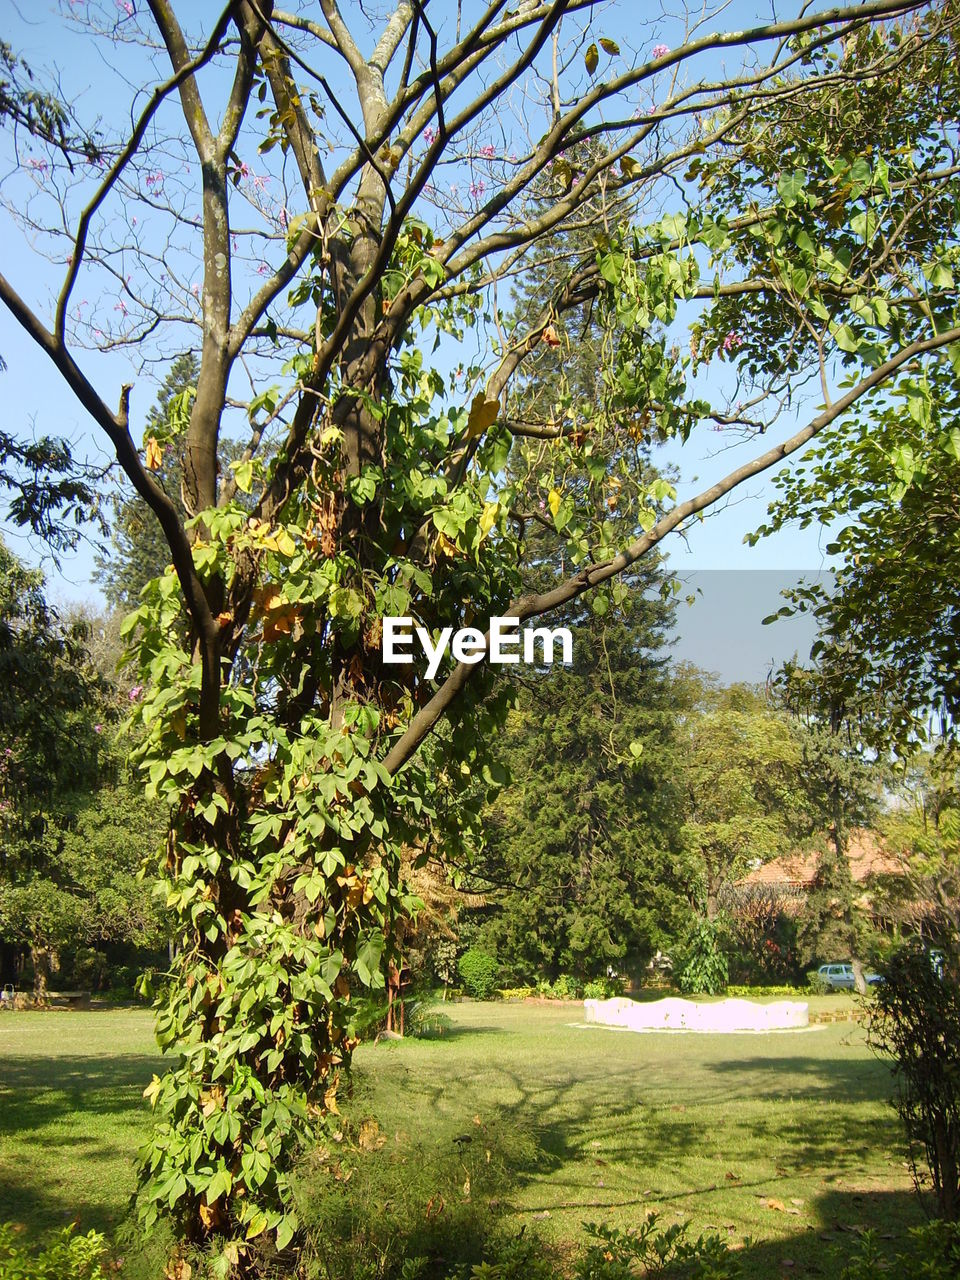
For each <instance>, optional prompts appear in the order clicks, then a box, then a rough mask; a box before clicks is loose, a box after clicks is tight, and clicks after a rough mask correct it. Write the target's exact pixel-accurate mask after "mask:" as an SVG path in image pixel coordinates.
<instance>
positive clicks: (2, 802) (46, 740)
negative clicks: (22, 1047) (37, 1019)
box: [0, 544, 165, 995]
mask: <svg viewBox="0 0 960 1280" xmlns="http://www.w3.org/2000/svg"><path fill="white" fill-rule="evenodd" d="M86 635H87V632H86V627H85V625H84V623H83V622H82V621H81V620H79V619H77V620H74V621H73V622H71V623H68V624H64V623H63V622H61V620H60V619H59V617H58V616H57V614H56V613H55V612H54V611H53V610H51V609H50V608H49V606H48V605H47V603H46V601H45V599H44V594H43V578H42V575H41V574H40V573H39V572H38V571H36V570H28V569H26V568H25V567H24V566H23V565H22V564H21V563H20V562H19V561H18V560H17V559H16V557H15V556H13V555H12V554H11V553H10V552H9V551H8V550H7V548H6V547H5V546H3V545H2V544H0V669H2V678H0V683H2V688H3V695H2V698H0V822H2V839H0V937H2V941H3V961H4V975H3V980H4V981H5V982H16V981H17V979H18V976H19V975H18V970H17V960H18V957H19V953H21V952H22V951H26V952H28V953H29V956H30V960H31V965H32V969H33V976H34V984H35V989H36V990H37V992H38V994H41V995H42V994H43V992H44V989H45V986H46V984H47V981H48V979H49V977H50V973H51V968H52V967H56V965H57V963H58V958H59V952H60V951H61V950H62V949H65V948H75V947H76V946H77V945H78V944H81V943H92V944H100V943H130V944H133V945H134V946H139V947H144V948H151V947H152V948H155V947H156V946H157V944H158V943H159V942H161V941H162V940H163V939H164V936H165V935H164V932H163V927H162V925H161V923H160V915H159V912H158V909H157V906H156V905H155V903H154V900H153V895H152V893H151V888H150V885H149V884H145V883H144V882H143V881H142V880H139V879H138V878H137V872H138V870H139V869H140V866H141V865H142V863H143V860H144V858H145V857H146V856H147V855H149V854H150V853H151V852H153V851H154V850H155V849H156V847H157V846H158V845H159V843H160V842H161V839H162V833H163V827H164V817H165V816H164V815H163V813H162V811H161V810H160V809H158V808H157V807H156V806H154V807H153V808H152V809H151V808H149V807H147V808H145V807H144V804H143V800H142V794H141V795H139V796H138V788H137V786H136V783H135V781H134V779H133V777H132V776H131V774H130V770H129V766H128V765H125V764H124V761H123V757H124V754H125V753H126V751H127V750H128V744H127V745H125V744H118V743H116V742H115V741H114V739H115V735H116V732H117V724H118V722H119V720H120V718H121V714H122V713H123V711H124V710H125V707H124V705H123V704H124V703H126V704H127V706H129V704H130V696H131V695H133V696H134V698H136V697H139V696H140V693H141V690H140V689H139V688H136V687H134V688H133V689H130V690H129V691H127V690H124V691H121V690H119V689H118V688H117V687H116V685H113V684H110V683H109V682H108V681H107V680H105V679H104V677H103V676H102V675H101V674H100V672H98V671H97V669H96V668H95V667H94V666H93V664H92V663H91V662H90V660H89V657H88V654H87V651H86Z"/></svg>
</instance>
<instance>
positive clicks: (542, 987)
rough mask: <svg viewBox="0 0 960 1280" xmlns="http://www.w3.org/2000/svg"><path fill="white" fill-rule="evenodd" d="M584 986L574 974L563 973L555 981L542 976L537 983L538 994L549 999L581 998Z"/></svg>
mask: <svg viewBox="0 0 960 1280" xmlns="http://www.w3.org/2000/svg"><path fill="white" fill-rule="evenodd" d="M582 990H583V988H582V986H581V985H580V983H579V982H578V981H577V979H576V978H575V977H573V975H572V974H569V973H561V974H560V975H559V976H558V977H557V979H556V980H555V981H554V982H551V981H550V980H549V979H548V978H541V979H540V980H539V982H538V983H537V994H538V995H541V996H545V997H546V998H547V999H548V1000H579V999H580V994H581V992H582Z"/></svg>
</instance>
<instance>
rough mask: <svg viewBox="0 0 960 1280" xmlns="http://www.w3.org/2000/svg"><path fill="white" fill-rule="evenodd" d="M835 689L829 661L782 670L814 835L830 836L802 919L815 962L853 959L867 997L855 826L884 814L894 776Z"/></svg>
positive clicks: (804, 942) (801, 930)
mask: <svg viewBox="0 0 960 1280" xmlns="http://www.w3.org/2000/svg"><path fill="white" fill-rule="evenodd" d="M834 690H835V681H834V679H833V676H832V672H831V669H830V667H829V666H828V665H827V664H826V662H825V661H823V660H821V662H820V664H819V665H816V666H814V667H811V668H803V667H800V666H798V665H796V664H794V663H787V664H786V665H785V667H784V669H783V671H782V672H781V678H780V694H781V697H782V698H783V701H784V704H785V705H786V706H787V707H789V708H790V709H791V710H792V712H793V714H794V715H795V716H796V717H797V719H798V720H799V721H800V722H801V723H802V725H803V737H802V754H801V761H800V771H801V772H800V776H801V778H802V779H803V786H804V792H805V798H806V805H805V808H806V813H807V814H808V815H809V821H810V828H809V831H808V834H809V835H811V836H813V835H816V836H819V837H820V839H821V840H822V839H823V834H824V833H826V836H827V839H826V841H825V843H824V844H823V846H822V848H821V851H820V856H819V858H818V861H817V871H816V875H815V877H814V882H813V885H812V887H811V890H810V892H809V893H808V895H807V898H806V901H805V903H804V907H803V910H802V912H801V915H800V918H799V920H798V926H799V927H798V941H799V943H800V946H801V948H802V949H803V951H804V952H805V959H806V960H807V962H809V961H810V960H812V959H814V958H816V957H823V958H826V957H827V956H848V955H849V956H850V957H851V960H852V963H853V974H854V979H855V981H856V985H857V990H858V991H859V992H860V994H861V995H864V994H865V993H866V990H867V983H866V979H865V978H864V976H863V965H862V958H863V949H864V946H865V943H866V929H865V921H864V920H863V917H862V914H861V913H860V912H859V911H857V909H856V904H855V898H856V895H855V893H854V887H853V876H852V873H851V870H850V862H849V859H848V857H847V849H848V846H849V842H850V833H851V831H852V830H853V828H854V827H858V826H866V825H868V824H870V823H871V822H872V821H873V820H874V818H875V817H876V815H877V813H878V811H879V808H880V797H881V792H882V786H883V781H884V773H885V772H886V771H885V769H884V767H883V766H884V762H883V761H882V760H879V759H876V758H871V757H870V755H869V753H868V751H867V748H866V746H865V744H864V742H863V740H862V739H861V738H860V737H859V736H858V734H857V726H856V723H855V722H853V721H852V720H851V719H848V718H847V715H846V713H845V710H844V708H842V707H840V706H838V704H837V702H836V701H835V700H834Z"/></svg>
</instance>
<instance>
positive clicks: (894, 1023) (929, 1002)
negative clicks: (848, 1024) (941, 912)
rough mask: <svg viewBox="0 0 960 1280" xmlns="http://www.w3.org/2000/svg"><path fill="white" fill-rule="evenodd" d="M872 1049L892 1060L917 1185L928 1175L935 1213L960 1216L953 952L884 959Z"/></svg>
mask: <svg viewBox="0 0 960 1280" xmlns="http://www.w3.org/2000/svg"><path fill="white" fill-rule="evenodd" d="M870 1040H871V1043H872V1045H873V1046H874V1048H875V1049H876V1050H877V1051H878V1052H879V1053H882V1054H885V1055H888V1056H890V1057H891V1058H892V1059H893V1073H894V1076H895V1078H896V1082H897V1095H896V1107H897V1111H898V1112H899V1114H900V1118H901V1120H902V1121H903V1124H904V1127H905V1129H906V1131H907V1137H908V1138H909V1141H910V1148H911V1158H912V1160H913V1168H914V1177H915V1179H916V1182H917V1190H918V1191H920V1190H922V1188H923V1186H924V1182H925V1179H923V1178H921V1176H920V1173H919V1165H920V1160H921V1159H922V1161H923V1163H925V1165H926V1167H927V1170H928V1171H929V1176H930V1180H931V1182H932V1190H933V1198H934V1203H935V1206H936V1215H937V1217H940V1218H943V1219H944V1220H945V1221H946V1222H952V1223H956V1222H957V1221H958V1219H960V982H958V971H957V958H956V955H955V954H954V955H952V956H951V957H949V959H948V962H947V964H946V966H945V967H944V966H940V967H938V966H936V965H934V964H933V962H932V960H931V956H930V954H929V952H928V951H927V949H926V948H925V947H923V946H922V945H913V946H909V947H905V948H904V949H903V950H901V951H900V952H898V953H897V955H896V956H894V958H893V959H892V960H891V961H890V962H889V963H888V965H887V966H886V971H885V973H884V981H883V982H882V983H880V985H879V986H878V987H877V992H876V1005H875V1009H874V1012H873V1016H872V1018H871V1021H870ZM918 1153H922V1154H920V1155H919V1158H918Z"/></svg>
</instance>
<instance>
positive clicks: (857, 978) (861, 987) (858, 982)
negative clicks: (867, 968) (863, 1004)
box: [850, 956, 867, 996]
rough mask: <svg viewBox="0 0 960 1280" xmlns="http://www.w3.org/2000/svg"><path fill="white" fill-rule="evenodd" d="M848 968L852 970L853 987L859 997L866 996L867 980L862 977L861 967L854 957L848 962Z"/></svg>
mask: <svg viewBox="0 0 960 1280" xmlns="http://www.w3.org/2000/svg"><path fill="white" fill-rule="evenodd" d="M850 967H851V969H853V985H854V986H855V987H856V989H857V992H858V994H859V995H861V996H865V995H866V994H867V980H866V978H865V977H864V976H863V965H862V964H861V962H860V961H859V960H858V959H857V957H856V956H854V957H853V959H852V960H851V961H850Z"/></svg>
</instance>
